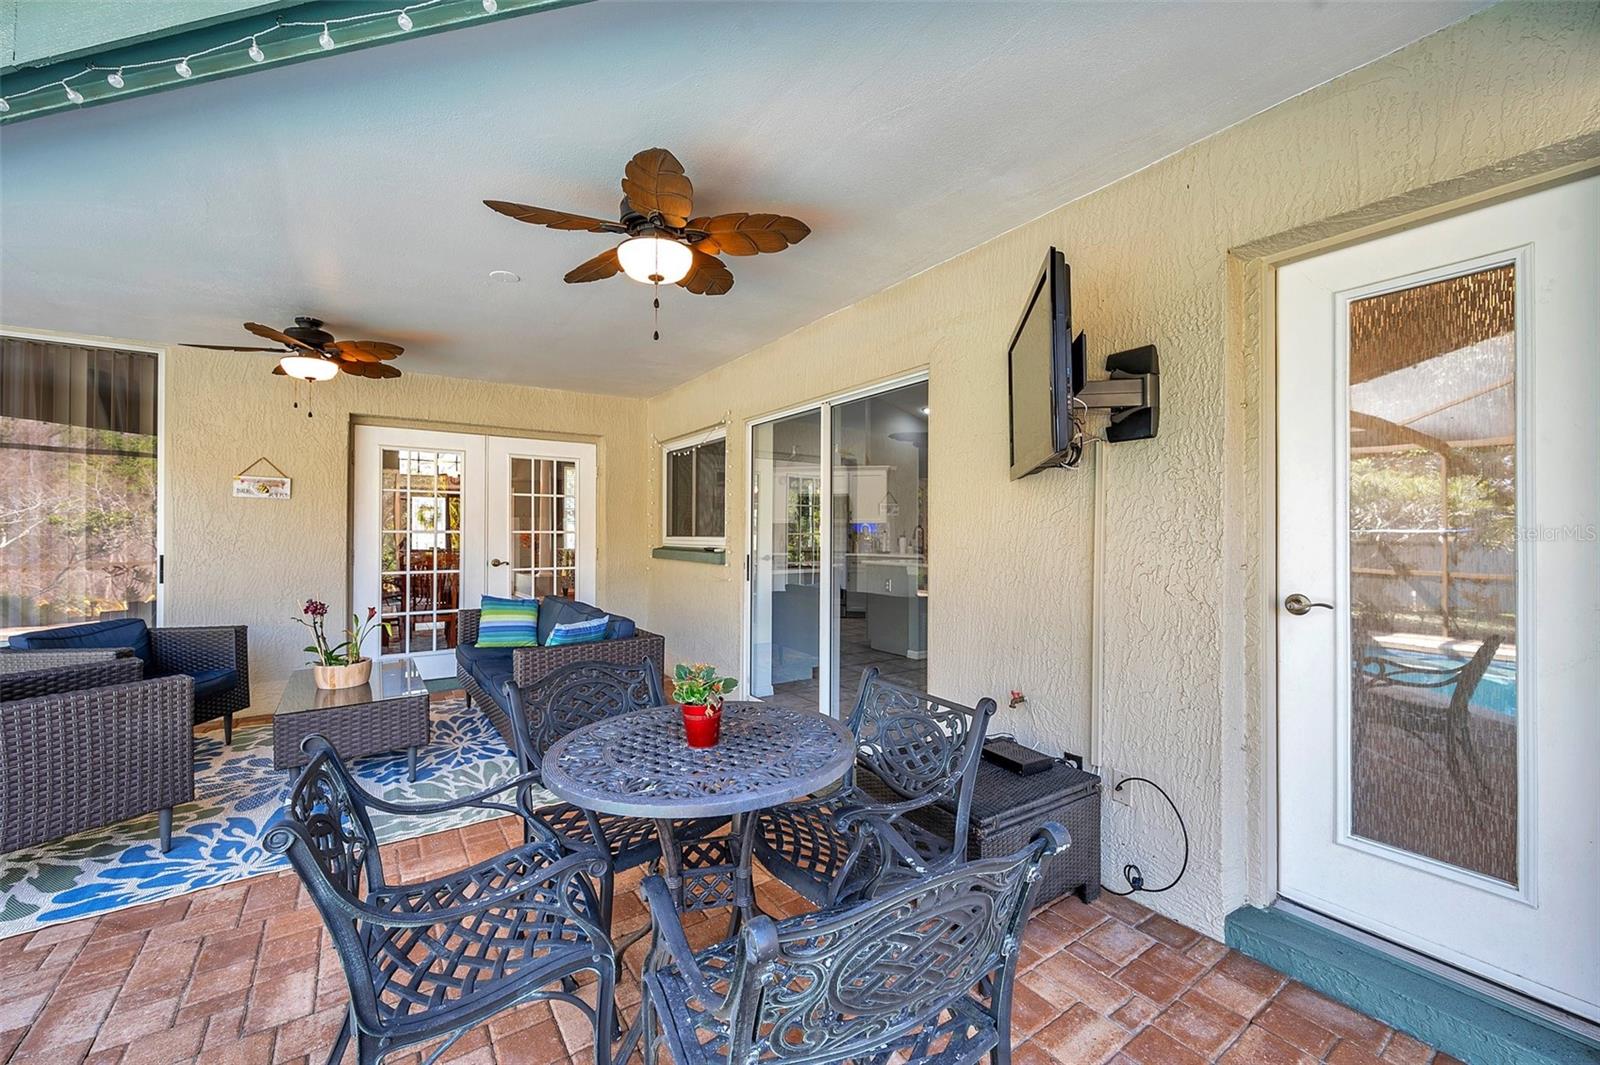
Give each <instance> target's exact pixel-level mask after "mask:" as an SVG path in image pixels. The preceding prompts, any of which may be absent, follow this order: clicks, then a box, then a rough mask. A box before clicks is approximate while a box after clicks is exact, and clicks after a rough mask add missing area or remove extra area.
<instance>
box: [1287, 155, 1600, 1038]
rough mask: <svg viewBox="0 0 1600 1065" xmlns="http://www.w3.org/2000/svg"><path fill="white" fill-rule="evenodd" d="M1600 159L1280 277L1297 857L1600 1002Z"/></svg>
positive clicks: (1583, 1011)
mask: <svg viewBox="0 0 1600 1065" xmlns="http://www.w3.org/2000/svg"><path fill="white" fill-rule="evenodd" d="M1597 260H1600V178H1591V179H1587V180H1584V181H1580V182H1573V183H1569V184H1566V185H1562V186H1559V187H1556V188H1552V189H1548V190H1545V191H1541V192H1537V193H1534V194H1531V195H1527V196H1523V197H1521V198H1519V199H1515V200H1511V201H1507V202H1504V203H1499V204H1495V205H1492V206H1489V207H1484V208H1480V209H1478V210H1474V211H1471V212H1470V213H1466V214H1462V215H1458V216H1455V217H1451V218H1447V219H1444V220H1442V221H1437V222H1433V223H1430V224H1427V225H1423V226H1419V227H1417V228H1414V229H1410V230H1407V231H1405V232H1401V233H1396V234H1394V235H1391V236H1387V237H1383V238H1380V239H1377V240H1373V241H1370V242H1367V243H1364V244H1360V245H1357V246H1353V247H1349V248H1344V249H1341V250H1338V251H1334V252H1330V253H1327V254H1324V255H1320V256H1317V257H1316V258H1313V259H1309V260H1305V261H1302V262H1298V263H1294V264H1292V265H1289V266H1287V267H1285V268H1283V269H1282V270H1281V271H1280V272H1279V275H1278V305H1277V321H1278V412H1279V413H1278V602H1279V613H1278V648H1279V665H1278V697H1279V706H1278V714H1279V728H1278V736H1279V740H1278V744H1279V782H1278V787H1279V863H1280V868H1279V880H1280V891H1281V893H1282V894H1283V896H1284V897H1285V898H1287V899H1290V900H1292V901H1294V902H1297V903H1300V904H1301V905H1303V906H1306V907H1308V908H1310V909H1313V910H1316V911H1318V912H1321V913H1324V914H1327V915H1328V916H1331V917H1334V918H1337V919H1339V920H1342V921H1345V922H1347V923H1349V924H1352V925H1355V926H1357V927H1360V928H1362V929H1365V930H1367V931H1369V932H1372V933H1373V934H1376V935H1378V936H1382V937H1384V938H1386V939H1389V940H1391V941H1394V942H1396V943H1399V944H1401V945H1404V946H1407V947H1410V948H1412V949H1414V950H1417V951H1419V952H1421V953H1423V954H1427V955H1429V956H1432V957H1434V958H1437V959H1439V960H1442V961H1445V962H1448V963H1450V964H1452V965H1455V966H1458V967H1460V968H1462V969H1465V970H1467V971H1469V972H1471V973H1474V974H1476V975H1479V976H1481V977H1484V978H1486V979H1489V980H1492V981H1494V982H1497V983H1500V984H1502V985H1505V986H1508V987H1510V988H1513V989H1515V990H1517V991H1520V992H1522V993H1525V994H1527V995H1530V996H1532V997H1534V998H1537V999H1540V1000H1542V1001H1544V1002H1547V1003H1550V1004H1552V1005H1555V1006H1558V1007H1560V1008H1563V1009H1566V1010H1569V1011H1571V1012H1574V1013H1577V1014H1579V1015H1581V1016H1584V1017H1588V1018H1590V1019H1600V904H1597V901H1596V900H1597V897H1600V896H1597V894H1596V890H1597V889H1596V885H1597V884H1600V799H1597V797H1596V794H1595V791H1594V787H1593V783H1594V780H1595V776H1596V771H1595V767H1596V765H1597V764H1600V543H1597V528H1600V472H1597V471H1600V310H1597V308H1600V261H1597Z"/></svg>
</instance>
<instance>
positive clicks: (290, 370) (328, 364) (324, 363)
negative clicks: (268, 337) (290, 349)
mask: <svg viewBox="0 0 1600 1065" xmlns="http://www.w3.org/2000/svg"><path fill="white" fill-rule="evenodd" d="M278 365H279V366H281V367H283V372H284V373H286V374H288V375H289V376H290V377H294V378H298V379H299V380H301V381H327V380H329V379H331V378H333V377H335V376H337V375H338V373H339V364H338V363H335V362H333V361H332V360H329V359H324V358H321V357H320V356H316V355H285V356H284V357H283V358H281V359H279V360H278Z"/></svg>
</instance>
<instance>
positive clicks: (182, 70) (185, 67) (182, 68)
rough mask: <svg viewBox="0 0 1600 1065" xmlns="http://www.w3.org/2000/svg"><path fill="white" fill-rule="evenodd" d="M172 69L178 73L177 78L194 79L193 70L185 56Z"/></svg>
mask: <svg viewBox="0 0 1600 1065" xmlns="http://www.w3.org/2000/svg"><path fill="white" fill-rule="evenodd" d="M172 69H173V70H175V71H177V72H178V77H180V78H192V77H194V68H192V67H191V66H189V59H188V57H187V56H185V57H184V58H183V59H180V60H178V65H177V66H175V67H173V68H172Z"/></svg>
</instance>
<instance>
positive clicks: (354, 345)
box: [328, 340, 406, 362]
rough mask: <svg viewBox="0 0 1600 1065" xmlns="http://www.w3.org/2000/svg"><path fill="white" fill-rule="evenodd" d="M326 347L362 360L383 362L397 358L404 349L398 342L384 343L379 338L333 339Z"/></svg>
mask: <svg viewBox="0 0 1600 1065" xmlns="http://www.w3.org/2000/svg"><path fill="white" fill-rule="evenodd" d="M328 347H329V348H331V349H332V350H333V351H336V352H338V353H339V354H340V355H347V356H349V357H351V358H355V359H360V360H361V361H362V362H384V361H386V360H388V359H393V358H397V357H398V356H399V355H400V354H401V353H403V352H404V351H405V350H406V349H405V348H402V347H401V346H400V345H398V344H386V343H384V342H383V341H381V340H335V341H334V342H333V343H332V344H329V345H328Z"/></svg>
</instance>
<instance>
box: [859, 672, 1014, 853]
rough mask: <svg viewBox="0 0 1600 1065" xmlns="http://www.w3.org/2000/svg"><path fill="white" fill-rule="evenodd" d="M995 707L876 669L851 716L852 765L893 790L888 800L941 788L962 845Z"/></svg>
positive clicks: (865, 677) (921, 795) (863, 682)
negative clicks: (924, 688)
mask: <svg viewBox="0 0 1600 1065" xmlns="http://www.w3.org/2000/svg"><path fill="white" fill-rule="evenodd" d="M996 709H997V707H996V704H995V701H994V700H993V699H987V698H986V699H982V700H980V701H979V703H978V705H977V706H976V707H970V706H963V705H961V704H960V703H956V702H951V701H950V700H948V699H941V698H939V697H938V696H935V695H929V694H927V693H926V692H919V691H916V690H914V689H911V688H906V687H902V686H900V685H898V684H894V683H891V682H890V681H887V680H884V679H883V677H882V676H880V675H879V673H878V670H877V668H876V667H874V668H872V669H869V670H867V671H866V673H865V674H864V675H863V676H862V678H861V689H860V693H859V694H858V695H857V697H856V705H855V709H854V710H853V711H852V712H851V714H850V731H851V732H852V733H853V734H854V735H855V737H856V765H857V766H858V767H864V768H866V769H867V770H869V771H870V772H871V774H872V776H873V777H875V778H876V779H877V781H878V782H881V783H882V784H883V785H884V786H886V787H888V788H889V789H890V790H891V791H893V792H894V796H892V797H891V798H893V797H897V798H899V799H900V800H912V799H921V798H924V797H925V796H927V795H928V794H929V793H932V792H937V791H940V790H945V791H947V792H948V793H950V794H951V795H953V796H954V797H955V799H956V824H955V838H956V841H957V842H958V843H963V842H965V840H966V836H967V822H968V820H969V818H970V816H971V807H972V789H973V787H974V785H975V784H976V783H977V779H978V759H979V758H980V757H982V755H983V739H984V736H985V735H986V734H987V733H988V730H989V720H990V718H992V717H993V716H994V713H995V710H996Z"/></svg>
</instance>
